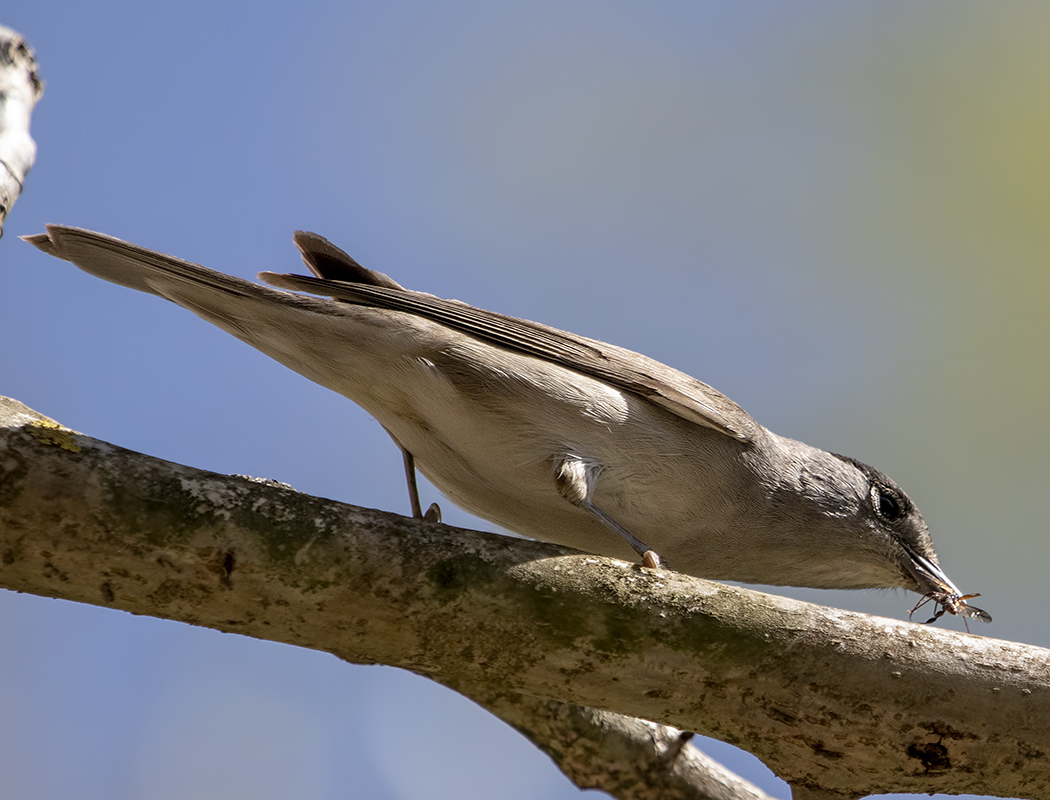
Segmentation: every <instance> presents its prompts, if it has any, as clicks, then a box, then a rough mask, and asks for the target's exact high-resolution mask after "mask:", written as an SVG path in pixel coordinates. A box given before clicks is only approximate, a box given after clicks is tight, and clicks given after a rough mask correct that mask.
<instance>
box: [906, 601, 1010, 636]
mask: <svg viewBox="0 0 1050 800" xmlns="http://www.w3.org/2000/svg"><path fill="white" fill-rule="evenodd" d="M980 596H981V595H980V593H977V594H959V593H958V591H955V592H949V591H943V590H942V591H936V592H927V593H926V594H924V595H923V596H922V597H921V598H920V599H919V602H918V603H916V604H915V605H914V606H913V607H912V609H911V611H909V612H908V619H911V617H912V614H914V613H915V612H916V611H918V610H919V609H920V608H922V607H923V606H924V605H926V604H927V603H930V602H932V603H933V607H934V609H936V610H935V612H934V615H933V616H932V617H930V618H929V619H928V620H926V622H924V623H923V624H924V625H929V624H930V623H931V622H936V621H937V620H939V619H940V618H941V617H943V616H944V612H945V611H947V612H948V613H949V614H953V615H958V616H960V617H962V621H963V625H964V626H965V627H966V632H967V633H969V632H970V625H969V624H968V623H967V622H966V620H967V618H969V619H977V620H980V621H981V622H991V621H992V615H991V614H989V613H988V612H987V611H985V610H984V609H983V608H978V607H977V606H971V605H968V604H967V602H966V601H967V600H969V599H970V598H972V597H980ZM938 606H939V608H938Z"/></svg>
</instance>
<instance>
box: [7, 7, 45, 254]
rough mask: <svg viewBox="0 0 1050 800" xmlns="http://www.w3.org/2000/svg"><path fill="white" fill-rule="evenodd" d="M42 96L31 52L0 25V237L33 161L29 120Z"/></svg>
mask: <svg viewBox="0 0 1050 800" xmlns="http://www.w3.org/2000/svg"><path fill="white" fill-rule="evenodd" d="M43 93H44V83H43V81H41V80H40V77H39V76H38V75H37V71H36V60H35V59H34V58H33V51H32V50H31V49H30V48H29V47H28V46H27V45H26V43H25V40H24V39H23V38H22V37H21V36H19V35H18V34H17V33H15V32H14V31H13V30H11V29H10V28H5V27H3V26H2V25H0V236H3V233H4V220H5V219H6V218H7V214H8V212H9V211H10V210H11V207H12V206H13V205H14V204H15V201H16V200H17V199H18V196H19V195H20V194H21V193H22V186H23V185H24V184H25V180H26V175H27V174H29V170H30V168H31V167H32V166H33V161H34V160H35V159H36V144H35V143H34V142H33V137H32V136H30V135H29V118H30V116H32V114H33V107H34V106H35V105H36V101H37V100H39V99H40V96H41V95H42V94H43Z"/></svg>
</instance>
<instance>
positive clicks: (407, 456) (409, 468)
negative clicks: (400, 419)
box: [395, 439, 441, 522]
mask: <svg viewBox="0 0 1050 800" xmlns="http://www.w3.org/2000/svg"><path fill="white" fill-rule="evenodd" d="M395 441H397V440H396V439H395ZM397 446H398V447H400V448H401V456H402V457H403V458H404V461H405V480H406V481H408V501H409V503H411V504H412V517H413V519H422V520H426V521H427V522H441V507H440V506H439V505H438V504H437V503H431V504H430V508H428V509H427V511H426V513H425V514H424V513H423V507H422V506H421V505H420V503H419V485H418V484H417V483H416V459H415V457H414V456H413V455H412V454H411V453H410V452H408V450H407V449H406V448H404V447H402V446H401V444H400V442H399V443H398V445H397Z"/></svg>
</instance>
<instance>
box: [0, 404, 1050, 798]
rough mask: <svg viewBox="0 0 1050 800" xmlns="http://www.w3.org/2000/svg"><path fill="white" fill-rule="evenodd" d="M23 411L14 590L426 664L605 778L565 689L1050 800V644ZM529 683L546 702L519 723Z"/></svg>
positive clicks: (809, 761) (900, 774)
mask: <svg viewBox="0 0 1050 800" xmlns="http://www.w3.org/2000/svg"><path fill="white" fill-rule="evenodd" d="M5 409H6V413H5ZM20 409H24V407H21V406H18V405H17V404H15V403H13V402H9V403H8V404H7V405H0V417H6V421H5V422H4V424H3V426H0V585H2V586H5V587H7V588H10V589H16V590H19V591H26V592H32V593H35V594H40V595H44V596H49V597H64V598H67V599H71V600H78V601H81V602H87V603H93V604H95V605H101V606H109V607H112V608H117V609H123V610H125V611H131V612H133V613H137V614H150V615H152V616H157V617H163V618H168V619H176V620H182V621H184V622H189V623H191V624H196V625H205V626H208V627H212V628H216V629H218V630H223V631H229V632H237V633H242V634H245V635H248V636H255V637H259V638H265V639H272V640H276V641H282V642H286V643H289V644H296V645H300V646H303V647H310V648H314V649H318V650H324V651H327V652H331V653H334V654H336V655H337V656H339V657H341V658H344V659H346V660H348V661H352V662H358V663H384V664H391V665H394V666H398V667H403V668H405V669H409V670H412V671H414V672H417V673H419V674H421V675H425V676H427V677H430V678H433V679H434V680H437V681H439V682H441V683H444V684H446V685H448V686H451V687H452V688H454V689H456V690H458V691H460V692H462V693H464V694H466V695H468V696H471V697H473V698H475V699H477V700H478V701H479V702H481V703H482V704H483V705H486V706H488V707H489V708H491V709H492V710H493V711H494V712H495V713H497V714H500V715H501V716H503V717H504V718H505V719H508V721H510V722H511V724H513V725H515V726H516V727H518V728H519V729H521V730H523V731H526V732H527V734H528V735H530V736H531V737H532V738H533V740H534V741H537V743H539V744H540V746H541V747H543V748H544V749H545V750H546V751H547V752H549V753H551V754H552V755H554V756H555V758H556V759H557V760H559V763H561V765H562V767H563V769H565V771H566V772H567V773H568V774H570V775H573V774H580V775H586V774H587V773H588V772H589V771H591V770H592V769H593V768H592V767H589V766H588V765H587V764H585V763H577V762H575V761H574V756H573V753H572V752H571V751H572V747H569V746H566V743H569V744H571V743H572V742H573V741H574V739H573V735H572V733H571V727H563V728H562V730H561V731H560V732H559V733H558V734H556V735H549V734H546V733H544V731H543V728H544V725H545V724H547V721H548V720H551V719H552V718H556V717H557V716H558V715H565V717H566V719H569V717H570V712H571V709H570V710H567V709H563V708H562V707H561V706H558V705H555V706H550V705H547V704H545V703H544V702H541V701H547V700H555V701H558V702H559V703H567V704H571V705H573V706H583V707H586V708H585V709H583V710H582V711H580V712H579V713H580V714H583V715H584V716H585V715H586V714H593V713H594V712H593V711H590V709H597V710H600V711H602V712H611V713H613V714H616V715H625V716H627V717H637V718H641V719H647V720H655V721H657V722H659V723H661V724H663V725H669V726H673V727H674V728H677V729H681V730H687V731H696V732H699V733H704V734H707V735H711V736H715V737H718V738H720V739H724V740H726V741H729V742H732V743H733V744H736V745H739V746H740V747H743V748H744V749H746V750H749V751H750V752H752V753H754V754H755V755H757V756H758V757H759V758H761V759H762V760H763V761H764V762H765V763H766V764H768V765H769V766H770V768H771V769H773V771H774V772H775V773H777V774H778V775H780V776H781V777H782V778H784V779H785V780H787V781H788V782H789V783H791V785H792V786H793V787H794V789H795V793H796V796H797V797H814V798H816V797H828V796H842V797H857V796H862V795H866V794H873V793H881V792H892V791H902V792H931V793H932V792H943V793H973V794H988V795H998V796H1004V797H1026V798H1044V797H1050V758H1048V757H1047V753H1050V724H1048V722H1050V659H1048V656H1050V652H1048V651H1046V650H1043V649H1040V648H1036V647H1031V646H1027V645H1021V644H1015V643H1011V642H1004V641H998V640H994V639H985V638H980V637H977V636H970V635H967V634H962V633H955V632H951V631H946V630H940V629H935V628H930V627H926V626H922V625H917V624H911V623H908V622H903V621H893V620H885V619H879V618H875V617H868V616H865V615H862V614H855V613H850V612H846V611H841V610H837V609H832V608H825V607H822V606H816V605H812V604H808V603H802V602H798V601H794V600H788V599H785V598H780V597H776V596H773V595H766V594H762V593H759V592H754V591H749V590H745V589H739V588H733V587H729V586H724V585H721V584H717V583H712V582H709V581H703V580H698V579H696V578H691V577H687V576H684V575H679V574H677V573H673V572H654V571H649V570H645V569H641V568H639V567H637V566H634V565H630V564H625V563H623V562H619V561H615V560H612V559H607V558H600V557H597V556H589V555H583V554H580V553H577V552H574V551H571V550H567V549H565V548H560V547H556V546H554V545H549V544H543V543H539V542H530V541H522V540H517V539H510V538H508V537H502V536H497V535H493V534H484V533H476V532H472V531H465V530H459V529H455V528H450V527H447V526H444V525H440V524H431V523H424V522H421V521H414V520H411V519H407V518H404V517H399V516H396V515H393V514H386V513H382V512H378V511H371V510H368V509H363V508H357V507H354V506H348V505H344V504H341V503H336V502H332V501H329V500H322V499H318V498H314V497H309V496H305V495H302V494H299V493H297V492H295V491H293V490H291V489H289V488H287V487H283V486H281V485H277V484H273V483H267V482H262V481H255V480H252V479H247V478H241V477H233V476H225V475H216V474H212V473H207V472H201V471H199V470H194V469H190V468H189V467H184V466H180V465H176V464H171V463H168V462H164V461H160V460H158V459H154V458H150V457H148V456H144V455H140V454H138V453H133V452H130V451H127V450H123V449H121V448H118V447H115V446H113V445H110V444H107V443H105V442H100V441H98V440H95V439H91V438H90V437H87V436H83V435H80V434H76V433H73V432H72V431H69V430H67V429H65V428H62V427H61V426H59V425H57V424H55V423H52V422H49V421H46V420H40V419H34V417H33V414H32V412H29V411H28V410H20ZM519 695H520V696H521V697H522V698H524V699H523V701H522V704H521V708H523V709H525V710H524V711H522V712H521V713H523V714H526V715H527V714H529V713H530V712H529V711H528V710H527V709H526V708H525V706H526V703H527V704H532V705H533V707H534V708H535V712H534V713H533V715H532V717H531V718H529V717H523V718H521V719H517V718H515V713H514V706H515V703H516V700H515V698H516V696H519ZM572 713H576V712H572ZM610 719H613V720H615V717H612V718H610ZM592 723H593V727H597V728H600V727H601V726H602V725H606V724H607V723H606V721H603V720H602V718H601V717H600V716H596V717H594V718H593V719H592ZM573 724H577V722H575V721H573V722H570V723H569V726H571V725H573ZM631 724H634V725H643V726H644V725H645V724H646V723H641V722H640V721H639V720H633V721H631ZM558 737H563V738H561V739H559V738H558ZM675 737H677V731H675V730H665V729H661V730H660V731H659V732H658V733H656V734H654V735H653V736H651V737H647V736H646V735H645V734H644V732H643V728H635V731H634V733H633V734H631V735H630V736H628V737H627V738H628V739H631V738H633V739H634V740H635V741H641V740H642V739H646V738H648V739H649V744H648V748H649V751H650V753H651V757H650V758H649V759H648V760H645V759H642V758H638V759H637V761H638V766H637V767H636V771H635V775H634V777H633V780H634V785H635V786H637V787H639V791H638V793H635V794H630V793H629V792H628V791H627V790H625V791H624V792H622V793H620V792H617V795H618V796H621V797H646V796H656V795H657V794H659V793H656V792H653V791H652V790H653V788H654V787H655V786H656V784H657V782H658V781H666V780H667V775H668V774H669V773H667V772H666V771H665V772H663V773H660V772H659V771H658V770H657V771H656V772H654V771H653V770H654V767H653V766H652V765H653V764H657V763H659V764H664V765H670V766H673V767H674V768H675V769H679V768H687V767H688V766H689V764H688V757H687V759H686V761H684V762H683V761H682V755H679V756H678V757H677V758H674V757H670V758H667V757H664V759H663V761H662V762H661V761H660V757H661V756H666V755H667V750H668V747H669V746H670V743H671V740H673V739H675ZM598 738H599V739H600V738H601V737H598ZM613 738H614V739H615V742H617V744H614V745H613V746H612V749H611V750H610V751H609V752H611V753H613V755H612V756H611V757H610V758H608V759H607V762H608V763H610V764H613V765H615V764H620V765H622V763H623V755H622V752H620V753H618V752H617V751H616V750H615V747H617V746H619V744H618V743H619V742H620V741H621V739H617V738H616V737H613ZM545 742H546V743H545ZM588 747H589V746H588ZM580 749H581V750H586V749H587V748H586V747H581V748H580ZM681 765H684V767H682V766H681ZM657 775H659V777H657ZM615 783H616V779H615V778H609V779H608V780H606V781H605V782H604V783H602V782H601V781H596V782H595V784H593V785H600V786H601V788H604V789H606V790H613V791H615V788H614V784H615ZM610 787H613V788H612V789H611V788H610ZM646 787H648V790H649V792H650V793H649V794H645V793H642V792H643V791H644V790H645V789H646ZM661 796H671V797H686V796H696V797H702V796H720V795H717V794H715V795H711V794H708V795H704V794H699V793H696V794H692V795H689V794H684V793H679V794H672V793H670V792H665V793H663V794H661ZM729 796H736V797H744V796H747V794H746V792H745V793H738V794H735V795H729Z"/></svg>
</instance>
